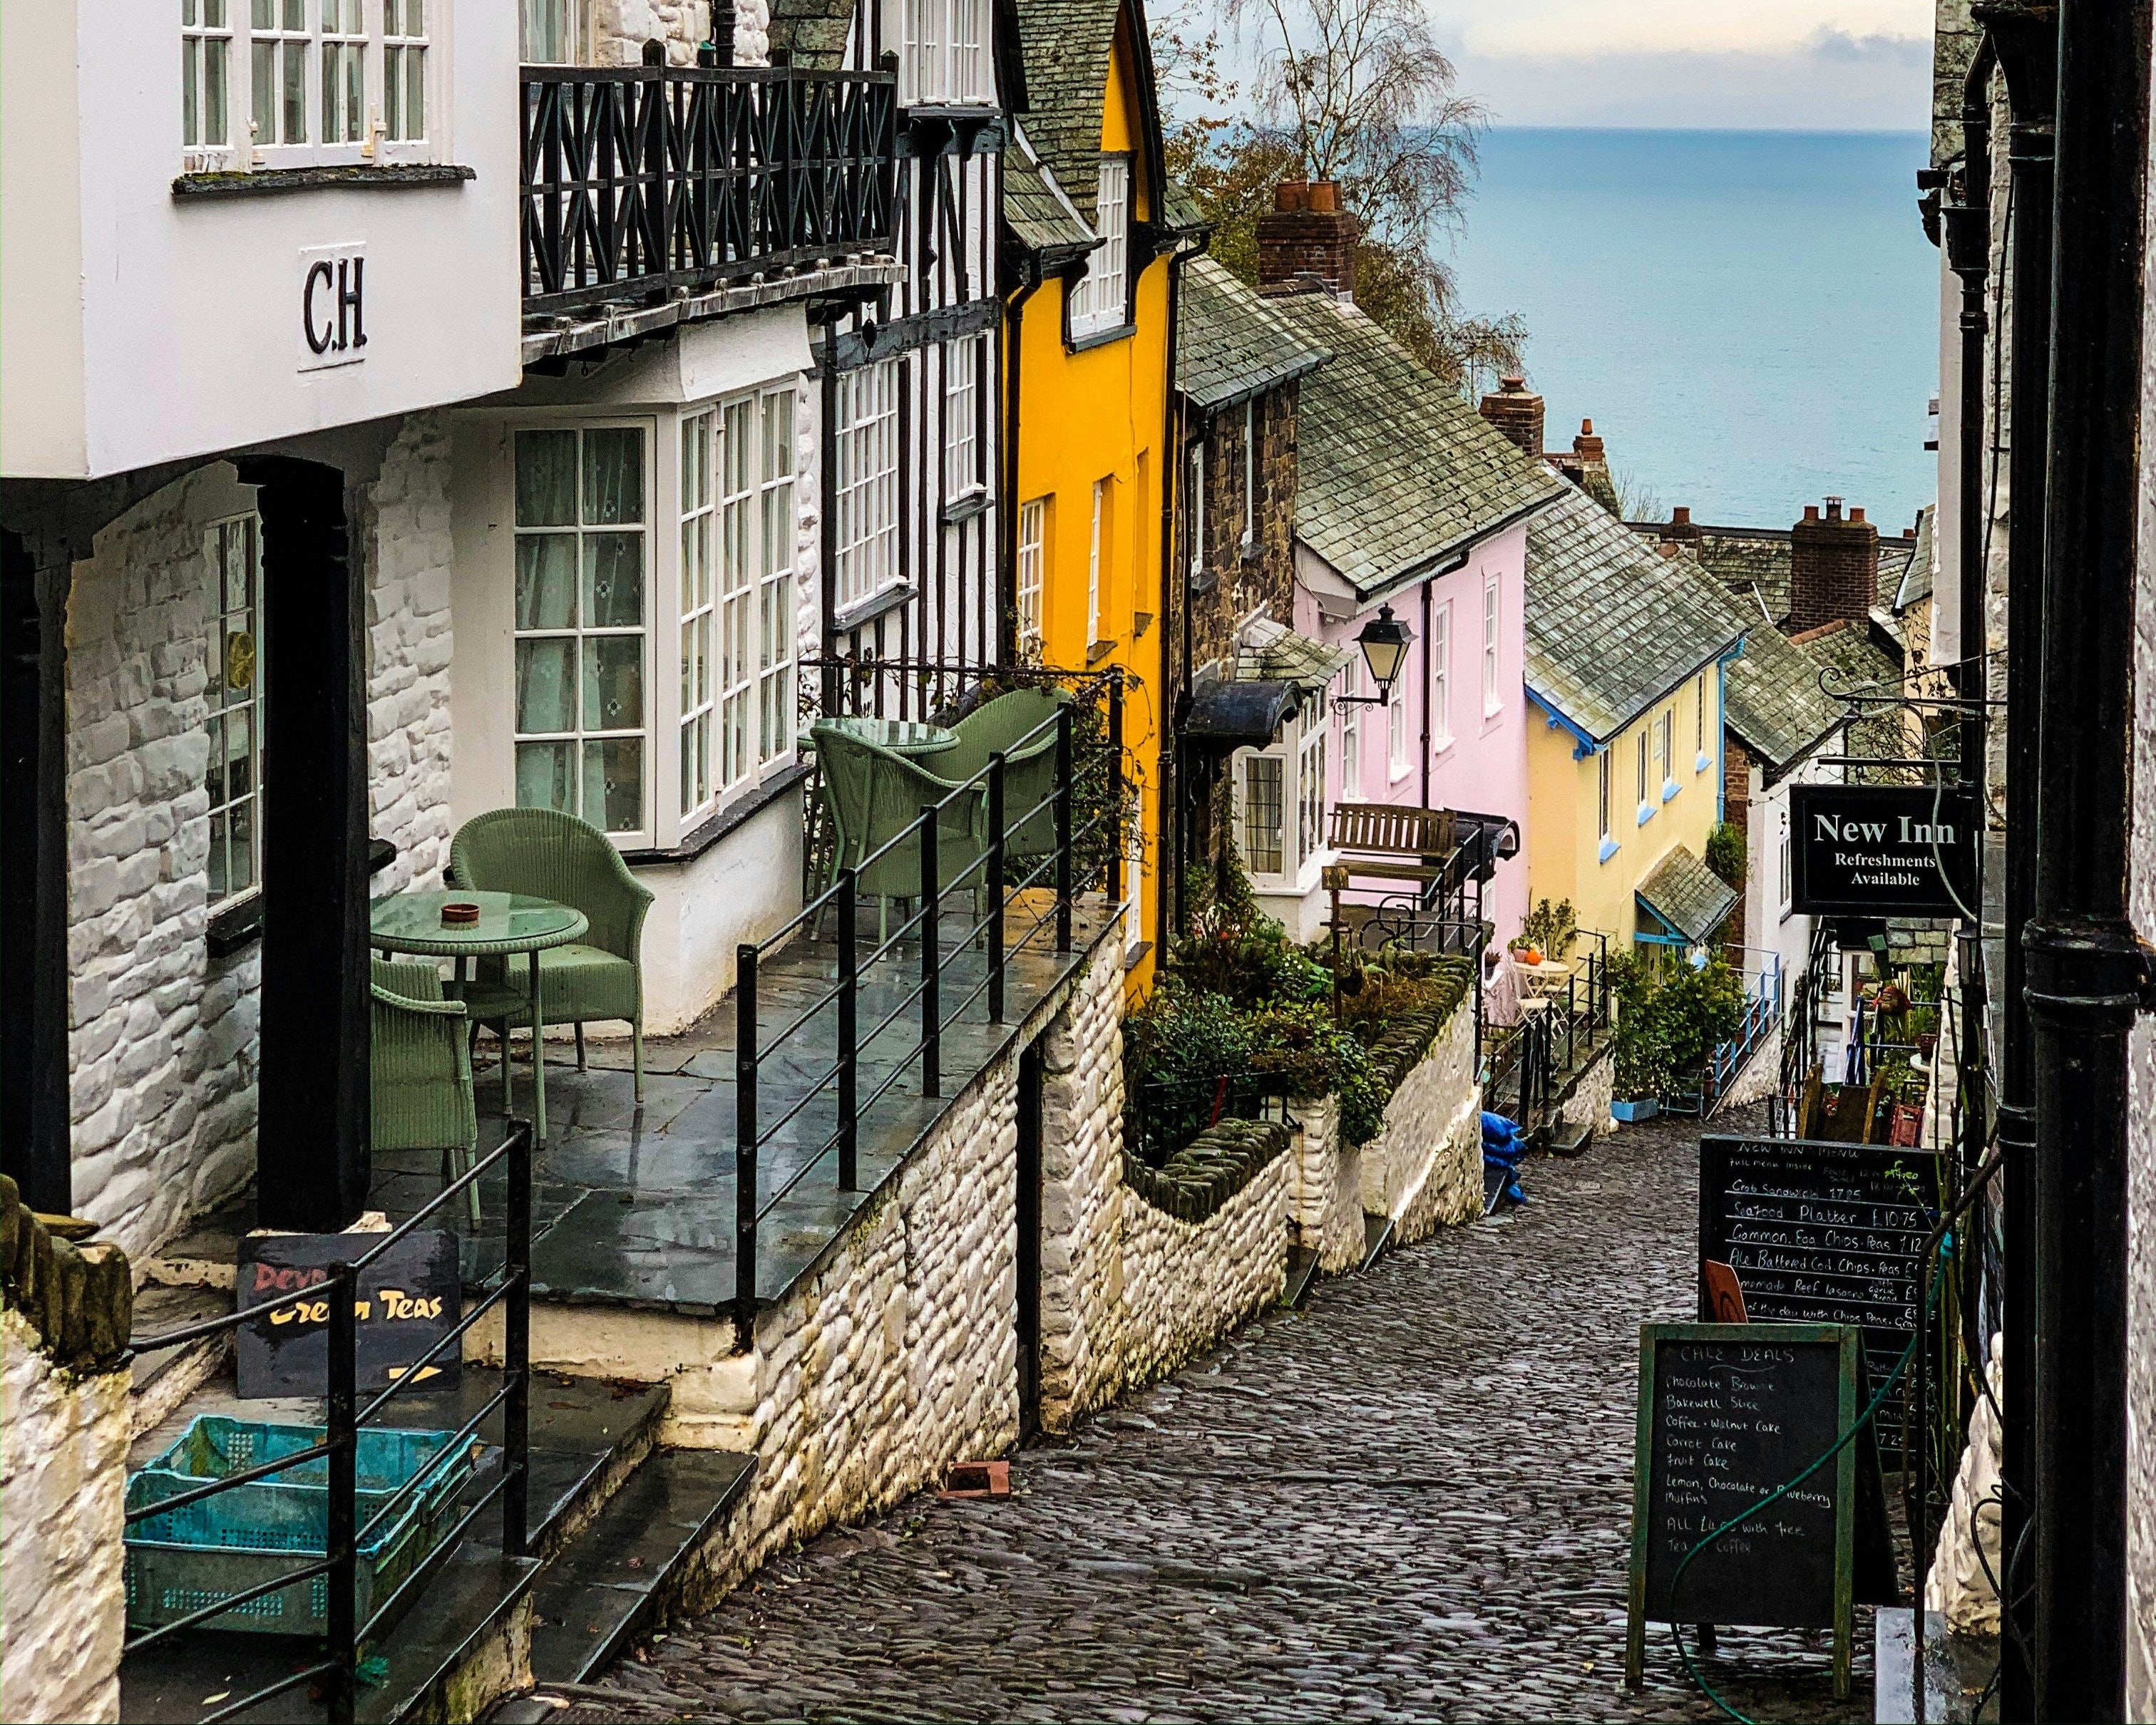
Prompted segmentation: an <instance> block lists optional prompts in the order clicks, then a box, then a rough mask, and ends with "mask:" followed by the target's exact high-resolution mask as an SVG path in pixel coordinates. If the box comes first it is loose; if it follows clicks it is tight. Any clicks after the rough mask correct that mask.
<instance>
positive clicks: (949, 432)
mask: <svg viewBox="0 0 2156 1725" xmlns="http://www.w3.org/2000/svg"><path fill="white" fill-rule="evenodd" d="M982 345H983V338H982V337H981V336H966V337H965V338H963V339H962V340H961V341H952V342H951V343H949V344H948V345H947V347H945V348H944V349H943V497H944V501H946V502H948V501H951V500H952V499H953V498H957V497H970V496H973V495H976V494H977V493H978V492H980V491H982V490H985V489H986V485H985V483H984V481H983V479H982V477H981V439H980V377H981V353H982Z"/></svg>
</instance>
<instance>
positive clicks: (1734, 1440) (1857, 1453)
mask: <svg viewBox="0 0 2156 1725" xmlns="http://www.w3.org/2000/svg"><path fill="white" fill-rule="evenodd" d="M1864 1389H1865V1378H1864V1370H1863V1362H1862V1358H1861V1353H1860V1349H1859V1339H1858V1332H1857V1330H1856V1327H1855V1326H1853V1325H1846V1324H1759V1323H1748V1324H1645V1325H1642V1326H1641V1327H1640V1414H1639V1420H1640V1425H1639V1448H1638V1451H1637V1455H1636V1460H1635V1481H1634V1502H1633V1512H1632V1570H1631V1594H1630V1625H1629V1630H1630V1633H1629V1635H1628V1640H1627V1649H1626V1658H1625V1671H1626V1676H1627V1678H1628V1679H1629V1681H1631V1682H1632V1683H1633V1685H1634V1686H1638V1684H1639V1683H1640V1681H1642V1679H1643V1676H1644V1660H1645V1626H1646V1625H1647V1624H1649V1623H1650V1622H1654V1623H1679V1624H1702V1625H1703V1624H1712V1623H1725V1624H1748V1625H1774V1626H1777V1627H1783V1628H1791V1629H1830V1630H1833V1631H1834V1632H1835V1692H1836V1693H1837V1694H1838V1695H1845V1694H1846V1693H1847V1692H1848V1681H1849V1658H1850V1634H1851V1607H1852V1606H1853V1605H1854V1604H1856V1603H1857V1602H1859V1601H1862V1602H1865V1603H1868V1604H1890V1603H1892V1601H1893V1599H1894V1596H1895V1587H1894V1572H1893V1558H1892V1548H1891V1547H1890V1546H1889V1545H1888V1543H1887V1540H1888V1538H1889V1536H1888V1533H1887V1530H1886V1498H1885V1494H1884V1492H1883V1491H1882V1490H1881V1481H1880V1477H1879V1471H1878V1463H1877V1454H1876V1450H1873V1449H1872V1447H1871V1444H1870V1441H1869V1440H1870V1433H1869V1431H1868V1430H1866V1431H1864V1432H1860V1433H1859V1434H1858V1435H1857V1436H1856V1438H1855V1439H1854V1440H1851V1442H1850V1443H1848V1444H1846V1445H1843V1446H1842V1448H1841V1450H1840V1453H1839V1454H1838V1455H1835V1457H1834V1459H1833V1460H1831V1461H1828V1462H1827V1463H1826V1465H1825V1466H1823V1467H1820V1469H1819V1470H1818V1471H1816V1472H1815V1473H1813V1474H1812V1475H1811V1476H1810V1477H1809V1479H1807V1480H1805V1481H1804V1483H1803V1484H1802V1485H1800V1486H1797V1487H1795V1489H1794V1490H1792V1491H1789V1492H1787V1493H1786V1494H1784V1496H1782V1497H1779V1498H1777V1499H1776V1500H1775V1501H1774V1502H1773V1503H1771V1504H1768V1506H1767V1507H1764V1508H1763V1509H1761V1510H1760V1512H1758V1514H1757V1515H1756V1516H1754V1517H1752V1518H1750V1519H1749V1520H1748V1521H1746V1522H1743V1523H1741V1524H1740V1525H1739V1526H1738V1527H1734V1528H1732V1529H1731V1531H1730V1532H1727V1533H1724V1534H1722V1536H1721V1537H1720V1538H1717V1539H1716V1540H1715V1541H1714V1542H1713V1543H1712V1544H1710V1545H1708V1546H1707V1547H1706V1548H1705V1549H1704V1550H1700V1551H1698V1553H1697V1555H1696V1556H1695V1555H1692V1553H1694V1551H1695V1548H1697V1547H1698V1546H1699V1545H1700V1543H1701V1541H1702V1540H1703V1539H1705V1538H1707V1535H1708V1534H1710V1533H1712V1532H1714V1530H1715V1529H1717V1528H1718V1527H1722V1526H1723V1525H1724V1524H1725V1523H1726V1522H1730V1521H1732V1519H1734V1518H1735V1517H1738V1516H1739V1515H1741V1514H1742V1513H1743V1512H1744V1511H1746V1510H1748V1509H1750V1508H1752V1507H1753V1506H1754V1505H1757V1504H1759V1503H1761V1502H1762V1501H1763V1500H1764V1499H1766V1498H1768V1497H1770V1496H1771V1495H1772V1494H1773V1493H1774V1491H1776V1490H1777V1489H1778V1488H1779V1487H1781V1486H1784V1485H1785V1484H1787V1483H1788V1482H1789V1481H1792V1480H1794V1479H1795V1478H1796V1477H1797V1476H1799V1474H1802V1473H1803V1472H1804V1471H1805V1470H1806V1469H1807V1468H1808V1467H1809V1466H1811V1465H1812V1464H1813V1463H1814V1462H1815V1461H1819V1459H1820V1457H1821V1456H1823V1455H1826V1454H1827V1453H1828V1452H1829V1451H1830V1450H1833V1449H1834V1447H1835V1443H1836V1441H1837V1440H1839V1439H1840V1436H1841V1435H1842V1434H1843V1433H1844V1432H1846V1431H1848V1430H1850V1429H1851V1427H1852V1426H1853V1425H1855V1424H1856V1418H1857V1415H1858V1414H1860V1413H1861V1411H1862V1409H1863V1406H1864V1404H1865V1400H1864ZM1687 1558H1690V1561H1689V1562H1688V1563H1687V1561H1686V1559H1687ZM1680 1569H1681V1570H1682V1574H1681V1575H1680V1574H1679V1571H1680Z"/></svg>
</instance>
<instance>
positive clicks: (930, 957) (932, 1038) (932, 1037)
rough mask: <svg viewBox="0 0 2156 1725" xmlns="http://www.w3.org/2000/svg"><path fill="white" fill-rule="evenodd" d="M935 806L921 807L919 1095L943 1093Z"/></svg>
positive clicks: (940, 910) (939, 892)
mask: <svg viewBox="0 0 2156 1725" xmlns="http://www.w3.org/2000/svg"><path fill="white" fill-rule="evenodd" d="M936 861H937V858H936V805H935V804H934V803H922V804H921V1095H923V1096H941V1095H942V1093H943V1073H942V1064H943V1062H942V1052H943V1051H942V1046H941V1040H942V1030H943V1000H942V992H943V991H942V979H943V941H942V929H941V927H939V925H940V924H941V922H942V916H943V898H942V887H941V885H940V883H939V882H938V881H937V878H936V874H937V870H936Z"/></svg>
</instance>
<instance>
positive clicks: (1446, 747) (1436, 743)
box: [1403, 737, 1460, 776]
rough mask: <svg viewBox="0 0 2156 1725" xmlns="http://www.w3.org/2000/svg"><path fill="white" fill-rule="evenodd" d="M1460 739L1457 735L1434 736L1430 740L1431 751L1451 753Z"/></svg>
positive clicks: (1434, 752) (1442, 753) (1436, 753)
mask: <svg viewBox="0 0 2156 1725" xmlns="http://www.w3.org/2000/svg"><path fill="white" fill-rule="evenodd" d="M1459 741H1460V739H1459V738H1458V737H1436V738H1434V739H1433V740H1432V741H1431V742H1430V753H1432V754H1433V755H1449V754H1450V753H1451V752H1452V746H1453V744H1455V742H1459ZM1403 776H1404V775H1403Z"/></svg>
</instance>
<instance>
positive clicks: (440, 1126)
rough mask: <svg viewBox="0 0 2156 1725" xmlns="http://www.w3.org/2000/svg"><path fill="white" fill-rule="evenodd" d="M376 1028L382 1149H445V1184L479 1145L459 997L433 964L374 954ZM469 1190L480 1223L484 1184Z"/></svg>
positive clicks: (375, 1103) (373, 1091)
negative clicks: (447, 991) (446, 988)
mask: <svg viewBox="0 0 2156 1725" xmlns="http://www.w3.org/2000/svg"><path fill="white" fill-rule="evenodd" d="M372 963H373V973H372V992H373V1028H372V1050H371V1055H370V1058H369V1061H368V1068H367V1092H368V1098H369V1110H370V1120H371V1134H370V1137H371V1142H372V1144H373V1146H374V1147H375V1148H376V1149H377V1150H439V1151H440V1152H441V1153H442V1183H443V1184H444V1185H447V1184H448V1183H449V1182H450V1181H451V1180H453V1179H454V1178H457V1176H458V1175H459V1174H464V1173H470V1171H471V1165H472V1158H473V1156H474V1154H475V1152H476V1151H477V1149H478V1147H479V1115H478V1112H477V1111H476V1110H475V1108H474V1106H473V1104H472V1069H471V1038H470V1034H469V1021H468V1019H467V1018H466V1015H465V1005H464V1003H463V1002H462V1001H461V1000H445V999H443V998H442V978H441V974H440V973H439V972H438V971H437V970H436V969H435V968H434V965H433V964H432V963H423V964H393V963H390V962H389V961H388V959H386V958H377V959H375V960H373V961H372ZM465 1200H466V1202H467V1204H469V1206H470V1211H471V1219H472V1221H473V1223H474V1224H477V1222H478V1221H479V1188H478V1187H477V1186H467V1187H466V1188H465Z"/></svg>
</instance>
